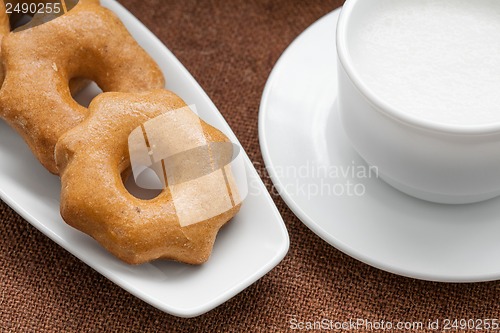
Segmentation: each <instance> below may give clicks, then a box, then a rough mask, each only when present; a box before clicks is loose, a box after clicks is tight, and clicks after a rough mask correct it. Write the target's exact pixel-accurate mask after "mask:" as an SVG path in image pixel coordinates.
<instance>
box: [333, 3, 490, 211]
mask: <svg viewBox="0 0 500 333" xmlns="http://www.w3.org/2000/svg"><path fill="white" fill-rule="evenodd" d="M415 1H419V0H415ZM377 2H380V3H383V5H386V6H387V1H384V0H347V2H346V3H345V5H344V7H343V9H342V12H341V15H340V19H339V22H338V28H337V52H338V80H339V95H338V103H339V104H338V105H339V110H340V115H341V121H342V123H343V127H344V129H345V131H346V133H347V136H348V137H349V139H350V141H351V143H352V145H353V147H354V148H355V150H356V151H357V152H358V153H359V154H360V155H361V156H362V157H363V158H364V159H365V160H366V161H367V163H369V164H370V165H374V166H376V167H377V168H378V171H379V175H380V177H381V178H382V179H383V180H385V181H386V182H387V183H389V184H390V185H392V186H393V187H395V188H397V189H399V190H401V191H402V192H404V193H407V194H409V195H412V196H414V197H417V198H420V199H424V200H427V201H432V202H437V203H450V204H462V203H472V202H478V201H482V200H486V199H490V198H493V197H495V196H498V195H500V123H487V124H479V125H471V126H459V125H456V124H452V123H450V124H446V123H443V122H435V121H433V120H431V119H425V117H416V116H414V115H412V114H410V113H408V112H406V111H405V110H404V108H394V107H392V106H391V105H389V104H388V103H386V101H385V100H383V99H381V98H380V96H378V95H377V94H376V93H375V92H374V91H373V89H370V87H369V86H368V85H367V84H366V82H365V81H364V80H363V78H362V75H360V73H359V70H360V68H358V67H357V66H356V64H355V63H354V62H353V59H352V50H351V48H352V45H351V43H352V40H351V37H352V36H351V33H352V32H353V31H356V29H363V24H364V22H365V19H366V17H367V15H371V13H372V12H373V11H372V9H373V6H376V5H377ZM367 61H369V59H367ZM499 94H500V92H499ZM408 103H412V101H411V100H409V101H408ZM499 112H500V106H499Z"/></svg>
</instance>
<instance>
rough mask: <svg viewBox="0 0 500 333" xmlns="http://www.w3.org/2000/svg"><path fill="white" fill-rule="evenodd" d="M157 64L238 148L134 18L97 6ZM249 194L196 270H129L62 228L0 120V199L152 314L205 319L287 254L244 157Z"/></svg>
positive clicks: (108, 0)
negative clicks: (149, 307) (120, 23)
mask: <svg viewBox="0 0 500 333" xmlns="http://www.w3.org/2000/svg"><path fill="white" fill-rule="evenodd" d="M102 4H103V5H104V6H105V7H108V8H110V9H111V10H112V11H114V12H115V13H116V14H117V15H118V16H119V17H120V19H121V20H122V21H123V23H124V24H125V25H126V26H127V28H128V29H129V31H130V32H131V34H132V35H133V36H134V37H135V39H136V40H137V41H138V42H139V44H141V46H142V47H143V48H144V49H146V51H147V52H148V53H149V54H150V55H151V56H152V57H153V58H154V59H155V60H156V62H157V63H158V64H159V65H160V67H161V69H162V71H163V73H164V74H165V77H166V78H167V82H168V84H167V88H168V89H170V90H172V91H174V92H175V93H177V94H178V95H180V96H181V97H182V98H183V99H184V100H185V101H186V103H187V104H195V105H196V107H197V110H198V113H199V114H200V116H201V118H203V119H204V120H205V121H207V122H208V123H210V124H212V125H213V126H215V127H217V128H219V129H220V130H222V131H223V132H224V133H225V134H226V135H227V136H228V137H229V138H230V139H231V141H232V142H234V143H238V140H237V139H236V137H235V135H234V133H233V132H232V131H231V129H230V128H229V125H228V124H227V123H226V121H225V120H224V118H223V117H222V115H221V114H220V113H219V111H218V110H217V108H216V107H215V105H214V104H213V103H212V101H211V100H210V99H209V98H208V96H207V95H206V94H205V92H204V91H203V90H202V88H201V87H200V86H199V85H198V83H197V82H196V81H195V80H194V79H193V77H192V76H191V75H190V74H189V72H188V71H187V70H186V69H185V68H184V66H183V65H182V64H181V63H180V62H179V61H178V60H177V59H176V58H175V56H174V55H173V54H172V53H171V52H170V51H169V50H168V49H167V48H166V47H165V46H164V45H163V44H162V43H161V42H160V41H159V40H158V39H157V38H156V37H155V36H154V35H153V34H152V33H151V32H150V31H149V30H148V29H147V28H146V27H144V25H142V23H141V22H139V21H138V20H137V19H136V18H135V17H134V16H133V15H132V14H130V13H129V12H128V11H127V10H126V9H125V8H123V7H122V6H121V5H120V4H119V3H117V2H115V1H113V0H102ZM243 154H244V160H245V165H246V169H247V178H248V182H249V191H250V192H249V195H248V197H247V198H246V200H245V201H244V203H243V206H242V208H241V211H240V212H239V214H238V215H237V216H236V217H235V218H234V219H233V220H232V221H231V222H230V223H229V224H228V225H227V226H225V227H224V228H223V229H222V230H221V232H220V233H219V235H218V237H217V241H216V243H215V247H214V250H213V253H212V256H211V258H210V260H209V261H208V262H207V263H206V264H203V265H201V266H189V265H185V264H180V263H175V262H168V261H155V262H152V263H148V264H143V265H140V266H129V265H127V264H125V263H123V262H121V261H119V260H118V259H116V258H115V257H113V256H112V255H110V254H108V253H107V252H106V251H105V250H104V249H103V248H102V247H101V246H100V245H99V244H98V243H97V242H96V241H94V240H93V239H92V238H90V237H88V236H87V235H85V234H83V233H81V232H79V231H77V230H75V229H73V228H71V227H69V226H68V225H66V224H65V223H64V222H63V220H62V219H61V217H60V215H59V194H60V182H59V178H57V177H55V176H53V175H51V174H49V173H48V172H47V171H46V170H45V169H44V168H43V167H42V166H41V165H40V164H39V163H38V162H37V161H36V160H35V158H34V157H33V156H32V154H31V152H30V151H29V149H28V148H27V146H26V144H25V143H24V142H23V140H22V139H21V138H20V137H19V136H18V135H17V134H16V133H15V132H14V131H13V130H11V129H10V128H9V127H8V126H7V125H6V124H5V123H4V122H1V121H0V161H1V163H0V198H1V199H2V200H3V201H5V202H6V203H7V204H8V205H9V206H11V207H12V208H13V209H15V210H16V211H17V212H18V213H19V214H20V215H21V216H22V217H24V218H25V219H26V220H27V221H28V222H29V223H31V224H32V225H33V226H34V227H36V228H37V229H38V230H40V231H41V232H43V233H44V234H45V235H47V236H48V237H50V238H51V239H52V240H53V241H55V242H56V243H58V244H59V245H61V246H62V247H63V248H65V249H66V250H68V251H69V252H71V253H72V254H74V255H75V256H76V257H78V258H79V259H80V260H82V261H83V262H85V263H86V264H87V265H89V266H91V267H92V268H94V269H95V270H96V271H98V272H99V273H101V274H102V275H104V276H105V277H107V278H108V279H110V280H111V281H113V282H114V283H116V284H117V285H119V286H120V287H122V288H123V289H125V290H127V291H128V292H130V293H132V294H133V295H135V296H137V297H139V298H140V299H142V300H144V301H145V302H147V303H149V304H151V305H153V306H155V307H156V308H158V309H160V310H162V311H165V312H168V313H170V314H173V315H176V316H180V317H194V316H198V315H200V314H203V313H205V312H207V311H210V310H211V309H213V308H215V307H216V306H218V305H220V304H221V303H223V302H225V301H227V300H228V299H229V298H231V297H233V296H234V295H236V294H237V293H239V292H240V291H242V290H243V289H245V288H246V287H248V286H250V285H251V284H252V283H254V282H255V281H257V280H258V279H259V278H261V277H262V276H263V275H265V274H266V273H267V272H269V271H270V270H271V269H272V268H273V267H275V266H276V265H277V264H278V263H279V262H280V261H281V260H282V259H283V257H284V256H285V254H286V253H287V251H288V246H289V238H288V233H287V231H286V228H285V226H284V223H283V220H282V218H281V216H280V214H279V213H278V211H277V209H276V206H275V205H274V203H273V201H272V199H271V197H270V195H269V193H268V192H267V190H266V188H265V186H264V184H263V183H262V181H261V179H260V178H259V176H258V174H257V172H256V170H255V168H254V167H253V165H252V163H251V161H250V159H249V158H248V156H247V155H246V154H245V153H244V152H243Z"/></svg>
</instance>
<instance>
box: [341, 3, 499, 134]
mask: <svg viewBox="0 0 500 333" xmlns="http://www.w3.org/2000/svg"><path fill="white" fill-rule="evenodd" d="M371 6H373V10H370V11H367V14H366V13H365V14H363V18H362V21H361V22H360V23H356V24H360V26H359V27H354V29H351V31H350V32H351V33H352V34H351V35H350V38H351V37H354V38H352V39H350V41H349V50H350V54H351V57H352V58H353V61H354V63H355V65H356V66H357V67H358V70H357V71H358V73H359V75H360V76H361V78H362V79H363V80H364V81H365V82H366V84H367V86H368V87H369V88H370V89H371V90H373V91H374V92H375V93H376V94H377V95H378V96H379V97H380V98H381V99H383V100H384V101H385V102H386V103H388V104H389V105H391V106H393V107H394V108H396V109H399V110H401V111H404V112H407V113H409V114H412V115H414V116H417V117H418V118H425V119H427V120H431V121H435V122H439V123H444V124H456V125H478V124H490V123H495V122H500V0H373V3H372V5H371Z"/></svg>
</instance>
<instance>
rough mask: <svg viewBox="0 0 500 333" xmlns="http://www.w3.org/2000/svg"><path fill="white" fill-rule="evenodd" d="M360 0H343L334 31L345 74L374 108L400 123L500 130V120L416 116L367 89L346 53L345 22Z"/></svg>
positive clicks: (445, 129) (459, 130) (439, 128)
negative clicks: (468, 122)
mask: <svg viewBox="0 0 500 333" xmlns="http://www.w3.org/2000/svg"><path fill="white" fill-rule="evenodd" d="M361 1H363V0H346V2H345V3H344V5H343V7H342V9H341V12H340V16H339V20H338V23H337V32H336V44H337V57H338V60H339V62H340V64H341V65H342V67H343V69H344V71H345V73H346V75H347V76H348V78H349V79H350V80H351V82H352V83H353V84H354V86H355V87H356V89H357V90H358V91H359V92H360V93H361V94H362V95H363V96H364V97H365V98H367V99H368V101H370V103H372V104H373V105H374V106H375V109H377V110H378V111H379V112H382V113H385V114H386V115H388V116H390V117H392V118H395V119H397V120H399V121H402V122H403V123H406V124H409V125H412V126H415V127H419V128H423V129H427V130H434V131H437V132H442V133H448V134H476V135H477V134H483V135H484V134H492V133H496V132H500V122H494V123H488V124H479V125H458V124H446V123H440V122H436V121H432V120H429V119H426V118H422V117H418V116H415V115H412V114H410V113H407V112H403V111H401V110H399V109H397V108H394V107H392V106H391V105H390V104H388V103H387V102H386V101H384V100H383V99H382V98H380V97H379V96H378V95H377V94H376V93H375V92H374V91H373V90H372V89H370V88H369V87H368V86H367V85H366V84H365V83H364V81H363V80H362V79H361V77H360V75H359V73H358V71H357V70H356V66H354V63H353V61H352V58H351V57H350V54H349V48H348V46H347V40H348V36H347V31H348V29H347V26H348V23H349V21H350V20H351V16H352V13H353V10H354V8H355V6H356V4H357V3H358V2H361ZM366 1H373V0H366ZM499 107H500V106H499Z"/></svg>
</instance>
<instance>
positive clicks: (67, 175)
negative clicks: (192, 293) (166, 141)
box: [56, 90, 240, 264]
mask: <svg viewBox="0 0 500 333" xmlns="http://www.w3.org/2000/svg"><path fill="white" fill-rule="evenodd" d="M183 107H185V103H184V102H183V101H182V100H181V99H180V98H179V97H177V96H176V95H175V94H173V93H171V92H169V91H167V90H155V91H153V92H149V93H135V94H127V93H104V94H101V95H99V96H98V97H96V98H95V99H94V100H93V101H92V103H91V104H90V106H89V111H90V115H89V117H88V118H87V119H86V120H85V121H84V122H83V123H81V124H80V125H78V126H77V127H75V128H73V129H71V130H70V131H69V132H67V133H66V134H64V135H63V136H62V137H61V139H60V141H59V142H58V144H57V147H56V159H57V163H58V167H59V170H60V171H61V189H62V190H61V215H62V217H63V219H64V220H65V221H66V222H67V223H68V224H69V225H71V226H73V227H75V228H77V229H79V230H81V231H83V232H85V233H87V234H88V235H90V236H92V237H93V238H94V239H96V240H97V241H98V242H99V243H100V244H101V245H103V246H104V247H105V248H106V249H107V250H109V251H110V252H111V253H113V254H114V255H115V256H117V257H118V258H120V259H122V260H123V261H125V262H127V263H131V264H139V263H144V262H147V261H150V260H154V259H157V258H166V259H173V260H177V261H181V262H185V263H190V264H200V263H203V262H205V261H206V260H207V259H208V257H209V256H210V253H211V250H212V246H213V244H214V241H215V237H216V235H217V232H218V231H219V229H220V228H221V227H222V226H223V225H224V224H225V223H226V222H227V221H228V220H230V219H231V218H232V217H233V216H234V215H235V214H236V213H237V212H238V210H239V208H240V204H239V203H238V204H234V203H233V205H232V206H230V209H227V210H225V211H220V214H218V215H216V216H215V217H211V218H208V219H205V218H204V217H203V216H207V215H206V214H205V210H206V208H207V205H206V204H199V205H197V204H196V203H197V202H199V201H197V196H201V195H204V196H205V197H206V198H209V201H205V203H207V202H209V205H208V206H214V205H217V202H218V199H220V198H223V197H224V196H227V187H226V184H227V183H224V181H218V180H217V178H216V173H215V172H214V175H215V176H214V177H210V179H209V178H205V179H209V180H203V181H202V182H201V183H199V182H195V184H196V185H192V184H193V183H186V184H188V185H186V186H185V187H181V188H180V190H179V192H175V193H174V194H172V192H171V190H169V189H168V188H166V189H164V190H163V191H162V192H161V193H160V194H159V195H158V196H157V197H156V198H154V199H152V200H142V199H138V198H136V197H134V196H133V195H131V194H130V193H129V192H128V191H127V189H126V188H125V186H124V181H123V179H122V174H123V173H124V172H125V171H126V170H127V169H128V168H129V167H130V159H129V150H128V148H129V147H128V138H129V135H130V134H131V132H132V131H133V130H134V129H136V128H138V127H139V126H142V125H143V124H144V123H145V122H146V121H148V120H150V119H154V118H155V117H158V116H159V115H165V114H168V113H174V111H173V110H177V109H179V108H183ZM188 111H189V113H188V114H186V113H184V115H185V116H183V117H181V118H174V119H173V120H172V126H175V132H176V134H175V138H174V139H175V140H176V142H177V144H176V147H172V148H178V146H179V145H182V144H183V142H184V141H186V140H190V141H191V142H193V140H195V141H196V140H200V142H198V143H199V144H202V142H201V141H205V140H206V141H205V142H209V143H213V142H228V139H227V137H226V136H225V135H224V134H223V133H222V132H220V131H219V130H217V129H215V128H214V127H212V126H210V125H208V124H206V123H205V122H203V121H201V120H200V119H199V118H198V116H197V115H196V114H194V113H192V112H191V111H190V110H189V109H188ZM191 119H194V120H195V122H197V123H198V125H197V126H195V125H193V123H195V122H191V121H190V120H191ZM170 129H172V127H170ZM160 130H162V129H160ZM165 131H169V128H165ZM200 134H201V136H200ZM195 143H196V142H195ZM217 171H220V170H217ZM228 177H229V178H231V177H232V172H231V171H230V172H229V176H228ZM214 180H215V181H214ZM192 186H194V187H195V188H193V187H192ZM173 195H175V196H176V197H174V199H173ZM234 195H235V194H234V192H233V196H234ZM176 198H178V200H180V201H179V202H175V200H177V199H176ZM221 201H222V199H221ZM176 203H179V204H180V205H177V204H176ZM180 206H184V207H187V209H188V210H190V212H189V213H190V214H197V216H199V217H200V221H199V223H193V224H190V225H187V226H182V225H181V223H180V222H179V216H178V215H179V214H178V213H179V212H176V209H178V207H180Z"/></svg>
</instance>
